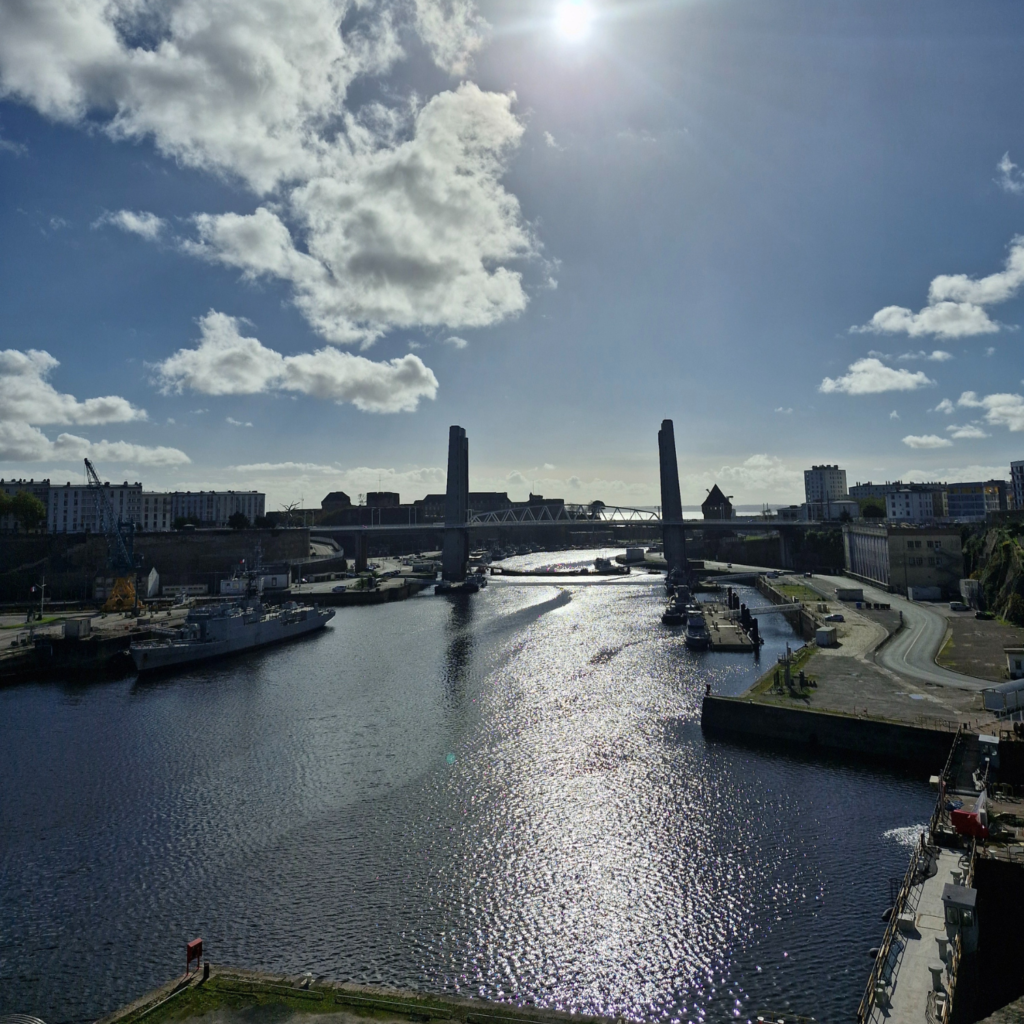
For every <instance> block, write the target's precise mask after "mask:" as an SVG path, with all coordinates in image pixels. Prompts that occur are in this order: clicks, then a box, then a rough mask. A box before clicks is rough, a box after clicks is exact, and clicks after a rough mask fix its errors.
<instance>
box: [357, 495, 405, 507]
mask: <svg viewBox="0 0 1024 1024" xmlns="http://www.w3.org/2000/svg"><path fill="white" fill-rule="evenodd" d="M401 504H402V499H401V497H400V495H398V494H397V493H396V492H395V491H370V492H369V493H368V494H367V495H366V507H367V508H398V506H399V505H401Z"/></svg>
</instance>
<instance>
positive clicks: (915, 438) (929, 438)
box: [903, 434, 953, 448]
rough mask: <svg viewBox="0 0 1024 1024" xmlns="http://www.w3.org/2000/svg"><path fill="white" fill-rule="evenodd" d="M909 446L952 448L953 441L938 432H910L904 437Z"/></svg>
mask: <svg viewBox="0 0 1024 1024" xmlns="http://www.w3.org/2000/svg"><path fill="white" fill-rule="evenodd" d="M903 443H904V444H905V445H906V446H907V447H908V448H952V447H953V442H952V441H950V440H948V439H947V438H945V437H939V435H938V434H908V435H907V436H906V437H905V438H903Z"/></svg>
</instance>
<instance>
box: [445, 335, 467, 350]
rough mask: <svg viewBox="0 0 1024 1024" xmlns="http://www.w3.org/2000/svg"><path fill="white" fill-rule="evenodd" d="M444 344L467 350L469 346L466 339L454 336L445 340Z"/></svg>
mask: <svg viewBox="0 0 1024 1024" xmlns="http://www.w3.org/2000/svg"><path fill="white" fill-rule="evenodd" d="M444 343H445V344H446V345H451V347H452V348H466V347H467V346H468V345H469V342H468V341H466V339H465V338H457V337H456V336H455V335H454V334H453V335H452V336H451V337H450V338H445V339H444Z"/></svg>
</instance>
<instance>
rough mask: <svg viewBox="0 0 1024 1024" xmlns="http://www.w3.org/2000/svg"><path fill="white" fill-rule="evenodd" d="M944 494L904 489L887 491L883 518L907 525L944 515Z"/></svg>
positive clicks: (935, 491) (917, 489)
mask: <svg viewBox="0 0 1024 1024" xmlns="http://www.w3.org/2000/svg"><path fill="white" fill-rule="evenodd" d="M945 497H946V495H945V492H943V491H940V490H922V489H919V488H909V487H904V488H901V489H900V490H898V491H887V492H886V495H885V518H886V519H889V520H897V521H900V522H909V523H924V522H928V521H929V520H932V519H942V518H943V517H944V516H945V515H946V501H945Z"/></svg>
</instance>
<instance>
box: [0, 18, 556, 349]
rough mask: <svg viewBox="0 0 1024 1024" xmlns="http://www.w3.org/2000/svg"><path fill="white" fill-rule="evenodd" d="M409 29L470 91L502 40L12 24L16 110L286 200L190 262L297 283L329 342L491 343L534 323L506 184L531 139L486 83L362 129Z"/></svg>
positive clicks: (202, 237)
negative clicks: (503, 328)
mask: <svg viewBox="0 0 1024 1024" xmlns="http://www.w3.org/2000/svg"><path fill="white" fill-rule="evenodd" d="M343 23H344V24H345V30H344V32H342V29H341V26H342V24H343ZM410 26H411V27H412V28H413V29H414V30H415V31H417V32H418V33H419V35H420V36H421V38H422V39H423V40H424V42H425V43H426V44H427V46H428V48H429V49H430V50H431V52H432V53H433V55H434V57H435V60H436V61H437V62H438V63H439V64H440V65H441V66H442V67H445V68H446V69H448V70H449V71H452V72H453V73H457V74H462V73H463V71H464V69H465V68H466V67H467V62H468V59H469V55H470V54H471V53H472V51H473V50H474V49H475V48H476V47H477V46H478V45H479V43H480V38H481V33H482V31H483V28H484V26H483V23H482V22H481V21H480V19H479V17H478V16H477V14H476V10H475V5H474V4H473V3H472V0H412V2H411V3H407V4H389V3H386V2H384V0H167V2H166V3H165V4H163V5H154V4H151V3H148V2H143V0H139V2H136V0H49V2H47V3H45V4H44V3H18V4H13V5H12V4H4V5H0V97H2V96H3V95H10V96H14V97H17V98H20V99H22V100H24V101H26V102H28V103H30V104H32V105H33V106H34V107H35V108H36V109H37V110H40V111H41V112H42V113H43V114H45V115H47V116H49V117H52V118H55V119H59V120H62V121H66V122H70V123H73V124H81V125H86V124H88V125H89V126H94V125H99V126H100V128H101V129H102V130H104V131H106V132H107V134H108V135H110V136H112V137H114V138H117V139H132V140H140V139H144V138H150V139H152V140H153V142H154V144H155V145H156V147H157V148H158V150H160V151H161V152H162V153H164V154H165V155H167V156H169V157H171V158H173V159H175V160H177V161H179V162H180V163H182V164H186V165H188V166H191V167H196V168H200V169H202V170H205V171H209V172H213V173H216V174H219V175H223V176H228V177H235V178H237V179H240V180H241V181H243V182H244V183H245V184H247V185H248V186H249V188H251V189H252V190H253V191H254V192H255V193H257V194H258V195H264V196H270V195H271V194H273V200H272V204H267V205H263V206H260V207H259V208H258V209H257V211H256V212H255V213H252V214H248V215H238V214H234V213H227V214H219V215H200V216H199V217H197V218H196V221H195V226H196V231H197V237H196V238H194V239H192V240H191V242H190V243H188V244H186V245H185V246H184V247H183V248H185V250H186V251H188V252H191V253H193V254H194V255H199V256H204V257H206V258H207V259H210V260H213V261H217V262H220V263H223V264H225V265H228V266H232V267H237V268H238V269H240V270H241V271H242V272H243V274H244V275H246V276H248V277H251V278H259V277H264V276H270V277H276V278H279V279H281V280H283V281H285V282H286V283H288V285H289V286H290V287H291V289H292V294H293V297H294V301H295V304H296V305H297V307H298V308H299V309H300V311H301V312H302V313H303V315H304V316H306V317H307V318H308V320H309V322H310V324H311V325H312V326H313V327H314V329H315V330H317V331H318V332H319V333H320V334H322V335H323V336H324V337H326V338H327V339H328V340H330V341H334V342H349V341H356V340H358V341H363V342H371V341H373V340H374V339H375V338H377V337H379V336H380V335H381V334H382V333H384V332H385V331H387V330H389V329H390V328H393V327H411V326H434V327H447V328H451V329H457V328H460V327H482V326H487V325H489V324H493V323H496V322H498V321H500V320H503V319H505V318H507V317H510V316H515V315H516V314H518V313H519V312H521V311H522V310H523V309H524V308H525V307H526V303H527V297H526V293H525V291H524V289H523V287H522V282H521V274H520V272H518V271H516V270H513V269H510V268H509V266H508V264H509V262H510V261H513V260H516V259H518V258H523V257H532V256H534V255H535V254H536V250H537V246H536V243H535V242H534V240H533V238H532V235H531V233H530V231H529V229H528V226H527V225H526V224H525V222H524V220H523V218H522V215H521V212H520V209H519V204H518V201H517V200H516V198H515V197H514V196H513V195H511V194H510V193H508V192H507V191H506V190H505V188H504V187H503V185H502V184H501V178H502V176H503V174H504V172H505V168H506V164H507V160H508V157H509V154H510V153H511V152H512V150H514V149H515V148H516V146H518V144H519V141H520V138H521V136H522V133H523V125H522V123H521V122H520V120H519V119H518V118H517V117H516V116H515V115H514V114H513V112H512V103H513V100H514V97H513V96H511V95H504V94H497V93H489V92H484V91H482V90H481V89H479V88H478V87H477V86H476V85H474V84H472V83H469V82H463V83H462V84H461V85H459V86H458V87H457V88H455V89H453V90H450V91H445V92H441V93H439V94H437V95H435V96H433V97H432V98H431V99H429V100H428V101H426V102H425V103H422V102H421V101H420V100H419V99H418V98H416V97H411V98H407V99H401V98H399V99H396V100H394V101H393V103H392V105H391V106H385V105H384V104H383V103H381V102H367V103H365V104H364V105H363V106H362V107H360V108H358V109H354V110H353V109H347V108H346V102H347V100H348V99H349V93H350V87H351V86H352V84H353V83H354V82H355V81H356V80H357V79H360V78H374V77H378V76H379V75H380V74H381V73H383V72H384V71H386V70H387V69H388V68H389V67H390V66H391V65H392V64H393V63H394V62H395V61H396V60H397V59H399V58H400V57H401V56H402V49H401V46H400V43H399V39H400V35H401V32H402V31H403V30H404V29H405V28H407V27H410ZM133 216H136V217H138V216H139V215H133ZM121 226H122V227H125V228H126V229H127V230H136V229H137V228H138V227H139V226H142V225H140V223H136V227H134V228H133V227H129V226H128V221H127V220H126V219H122V221H121ZM154 228H155V226H154V225H150V226H149V227H148V228H147V227H145V226H144V230H151V231H152V230H154Z"/></svg>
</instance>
